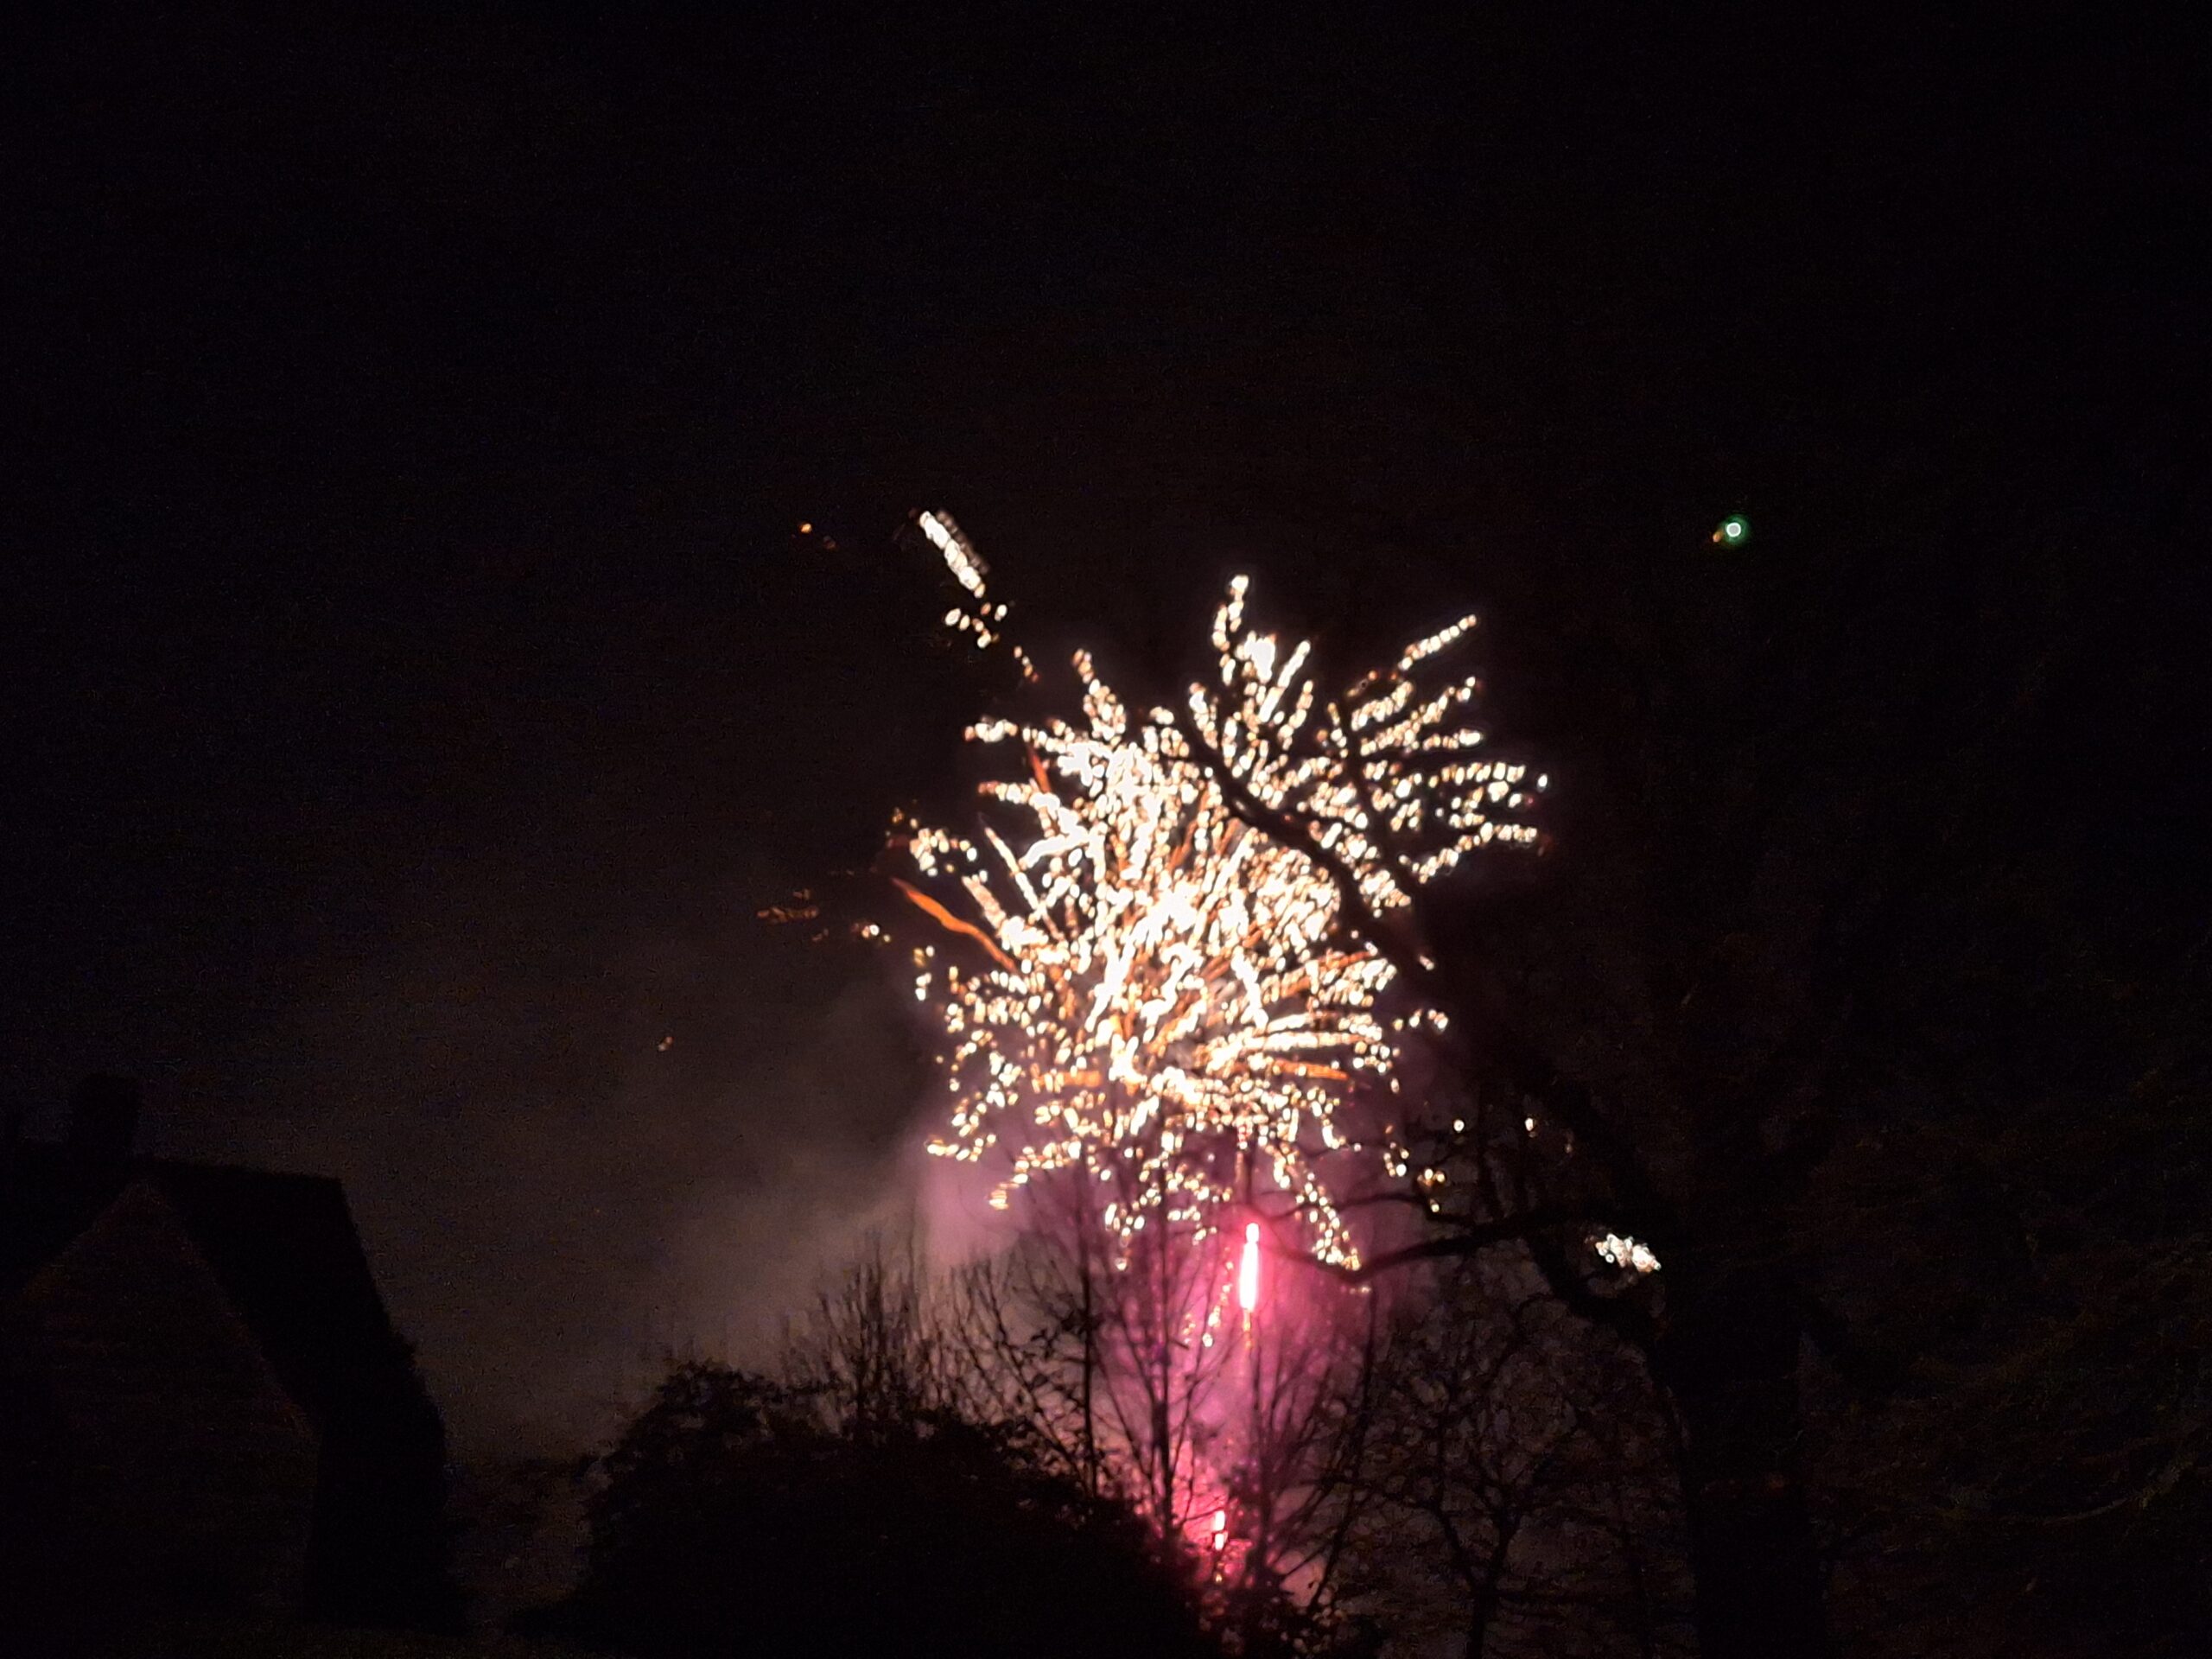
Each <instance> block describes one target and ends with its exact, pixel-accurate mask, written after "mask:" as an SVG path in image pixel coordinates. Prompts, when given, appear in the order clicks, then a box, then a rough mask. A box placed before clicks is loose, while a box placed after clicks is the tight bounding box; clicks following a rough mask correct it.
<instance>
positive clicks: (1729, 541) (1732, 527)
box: [1713, 513, 1751, 547]
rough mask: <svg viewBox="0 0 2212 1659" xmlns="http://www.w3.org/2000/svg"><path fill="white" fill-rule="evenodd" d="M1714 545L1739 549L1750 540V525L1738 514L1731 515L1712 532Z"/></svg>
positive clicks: (1746, 519)
mask: <svg viewBox="0 0 2212 1659" xmlns="http://www.w3.org/2000/svg"><path fill="white" fill-rule="evenodd" d="M1749 540H1751V521H1750V520H1749V519H1748V518H1744V517H1743V516H1742V515H1741V514H1740V513H1735V514H1731V515H1730V516H1729V517H1727V518H1723V519H1722V520H1721V521H1720V528H1719V529H1718V530H1716V531H1713V541H1714V543H1717V544H1718V545H1719V546H1722V547H1741V546H1742V545H1743V544H1744V543H1745V542H1748V541H1749Z"/></svg>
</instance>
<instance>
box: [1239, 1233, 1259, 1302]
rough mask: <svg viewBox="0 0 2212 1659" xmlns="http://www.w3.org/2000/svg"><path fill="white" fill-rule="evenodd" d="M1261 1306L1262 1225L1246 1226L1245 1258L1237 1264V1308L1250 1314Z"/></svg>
mask: <svg viewBox="0 0 2212 1659" xmlns="http://www.w3.org/2000/svg"><path fill="white" fill-rule="evenodd" d="M1259 1305H1260V1224H1259V1223H1258V1222H1256V1221H1248V1222H1246V1223H1245V1224H1244V1257H1243V1260H1242V1261H1241V1262H1238V1263H1237V1264H1236V1306H1239V1307H1241V1308H1243V1310H1244V1311H1245V1312H1246V1313H1250V1312H1251V1311H1252V1310H1253V1309H1254V1308H1255V1307H1257V1306H1259Z"/></svg>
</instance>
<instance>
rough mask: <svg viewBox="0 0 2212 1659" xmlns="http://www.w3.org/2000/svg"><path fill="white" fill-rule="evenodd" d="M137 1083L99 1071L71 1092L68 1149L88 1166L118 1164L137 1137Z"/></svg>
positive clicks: (125, 1156)
mask: <svg viewBox="0 0 2212 1659" xmlns="http://www.w3.org/2000/svg"><path fill="white" fill-rule="evenodd" d="M139 1099H140V1093H139V1088H138V1084H137V1080H136V1079H135V1078H131V1077H110V1076H108V1075H107V1074H106V1073H105V1072H96V1073H95V1074H93V1075H92V1077H86V1079H85V1080H84V1081H83V1082H82V1083H80V1084H78V1085H77V1086H76V1087H75V1088H74V1089H73V1090H70V1091H69V1150H70V1151H72V1152H73V1153H75V1154H77V1156H78V1157H79V1158H80V1159H82V1160H84V1161H85V1162H86V1163H88V1164H119V1163H121V1162H123V1160H124V1159H126V1158H128V1157H130V1147H131V1144H132V1143H133V1142H134V1141H137V1138H138V1103H139Z"/></svg>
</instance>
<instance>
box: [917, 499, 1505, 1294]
mask: <svg viewBox="0 0 2212 1659" xmlns="http://www.w3.org/2000/svg"><path fill="white" fill-rule="evenodd" d="M918 523H919V524H920V527H921V529H922V531H923V532H924V533H925V535H926V536H927V537H928V538H929V539H930V541H931V543H932V544H934V545H935V546H936V547H937V548H938V550H940V551H941V552H942V553H943V554H944V557H945V560H946V563H947V565H948V568H949V569H950V570H951V572H952V574H953V575H954V577H955V578H956V580H957V581H958V582H959V583H960V585H961V588H962V589H963V594H964V599H963V602H962V603H961V604H960V605H958V606H957V607H955V609H954V610H953V611H952V612H950V613H948V623H949V626H953V627H955V628H957V629H958V630H959V631H960V632H963V633H966V634H968V635H969V637H971V638H972V639H974V640H975V642H976V645H978V646H979V647H982V648H988V647H990V646H992V645H997V644H1000V643H1002V642H1003V630H1004V623H1005V618H1006V607H1004V606H1003V605H994V604H993V603H992V602H991V601H990V600H989V598H988V592H987V590H986V587H985V580H984V578H985V567H984V565H983V563H982V559H981V558H980V557H979V556H977V555H976V552H975V550H974V549H973V548H971V547H970V546H969V544H968V543H967V541H966V539H965V537H963V536H962V535H961V534H960V532H959V531H958V529H957V526H955V525H954V524H952V522H951V520H950V518H947V517H945V516H944V515H943V514H941V513H940V514H924V515H922V516H921V518H920V519H919V521H918ZM1245 597H1246V583H1245V582H1244V580H1243V578H1241V577H1240V578H1239V579H1238V580H1237V581H1236V582H1235V583H1233V584H1232V585H1231V587H1230V594H1229V598H1228V600H1227V601H1226V602H1225V603H1224V605H1223V606H1222V607H1221V608H1220V610H1219V612H1218V613H1217V615H1216V617H1215V620H1214V629H1213V645H1214V650H1215V654H1216V658H1217V682H1218V683H1217V684H1213V685H1207V684H1198V685H1193V686H1192V687H1191V688H1190V691H1189V696H1188V697H1187V699H1186V702H1185V708H1184V709H1181V710H1175V709H1166V708H1154V709H1147V710H1144V711H1142V712H1141V713H1139V712H1136V711H1133V710H1132V709H1130V708H1128V706H1127V705H1126V704H1125V703H1124V702H1122V699H1121V698H1120V697H1119V696H1117V695H1116V693H1115V691H1114V690H1113V689H1112V688H1111V687H1110V686H1109V685H1108V684H1107V683H1106V682H1105V681H1104V680H1103V678H1102V677H1100V675H1099V674H1098V672H1097V671H1096V666H1095V664H1093V662H1092V661H1091V659H1090V657H1089V655H1088V654H1087V653H1084V652H1077V654H1076V657H1075V658H1074V669H1075V674H1076V678H1077V684H1078V686H1079V688H1080V690H1081V693H1082V713H1081V717H1080V719H1079V720H1067V719H1057V718H1056V719H1048V720H1045V721H1039V722H1036V723H1033V724H1017V723H1016V722H1014V721H1003V720H1000V721H985V722H982V723H980V724H978V725H976V726H975V727H973V728H970V730H969V737H970V739H971V740H972V741H976V742H978V743H981V744H984V745H988V746H997V747H1004V748H1006V749H1007V751H1009V753H1018V755H1019V760H1018V761H1017V762H1016V763H1015V764H1014V765H1011V766H1007V768H1005V769H1004V772H1002V774H1001V777H1000V778H999V779H995V780H994V781H991V782H988V783H986V784H985V785H982V794H983V797H984V798H985V800H986V802H987V803H988V805H987V808H986V811H985V817H986V820H987V822H985V823H983V824H982V827H981V828H980V829H979V830H978V831H977V833H976V834H975V835H972V836H969V835H963V834H958V833H955V832H953V831H951V830H948V829H942V828H938V827H935V826H931V825H909V826H906V829H907V833H906V855H907V856H908V857H910V858H911V860H912V867H913V875H914V877H915V880H912V881H906V880H902V881H901V882H900V886H901V887H902V888H903V889H904V890H905V891H906V893H907V896H908V897H909V898H910V899H912V900H913V901H914V902H915V904H917V905H918V906H919V907H920V908H921V909H922V910H923V911H925V912H926V913H927V914H929V915H930V916H931V918H932V919H934V920H935V921H936V922H938V924H939V925H940V926H942V927H944V928H946V929H949V930H950V931H953V932H955V933H957V934H960V935H963V936H965V937H967V938H969V939H970V940H971V941H972V942H973V943H975V944H976V945H978V946H979V947H980V950H981V955H980V957H979V958H978V959H977V960H976V963H975V964H974V965H973V966H971V967H968V968H962V967H959V966H957V965H950V963H947V964H944V965H941V964H940V963H939V959H938V951H937V950H936V948H935V947H934V946H933V945H932V946H924V947H921V948H919V949H918V950H916V951H915V966H916V970H917V976H916V982H915V991H916V995H918V996H919V997H921V998H922V999H924V1000H925V1001H934V1003H935V1005H936V1007H937V1008H938V1012H939V1014H941V1016H942V1019H943V1021H944V1032H945V1036H946V1039H947V1042H948V1045H949V1048H948V1052H947V1053H946V1054H945V1055H944V1077H945V1084H946V1088H947V1090H948V1091H949V1092H950V1095H951V1096H952V1105H951V1113H950V1124H949V1126H948V1129H947V1132H946V1133H945V1134H944V1135H941V1136H940V1137H939V1138H938V1140H937V1141H934V1142H933V1143H932V1145H931V1150H932V1151H933V1152H936V1153H938V1154H941V1155H944V1156H949V1157H952V1158H957V1159H962V1160H971V1161H979V1162H980V1161H982V1160H987V1159H991V1158H998V1159H1002V1160H1004V1164H1003V1167H1004V1168H1005V1171H1006V1173H1005V1177H1004V1179H1003V1181H1002V1182H1001V1185H1000V1186H999V1187H998V1189H997V1191H996V1192H995V1194H994V1198H993V1201H994V1202H995V1203H996V1204H998V1205H1001V1206H1003V1205H1005V1204H1006V1203H1007V1201H1008V1197H1009V1194H1010V1192H1011V1191H1012V1190H1013V1189H1014V1188H1018V1187H1020V1186H1021V1185H1025V1184H1027V1182H1029V1181H1030V1180H1031V1179H1033V1178H1035V1177H1037V1176H1039V1175H1040V1174H1043V1173H1047V1172H1051V1171H1054V1170H1076V1171H1079V1172H1081V1173H1083V1174H1084V1176H1086V1177H1090V1176H1093V1175H1095V1177H1096V1179H1097V1180H1098V1181H1099V1183H1100V1184H1101V1185H1102V1187H1103V1192H1102V1203H1103V1211H1104V1218H1105V1221H1106V1223H1107V1224H1108V1226H1109V1228H1111V1229H1112V1230H1114V1231H1115V1232H1116V1234H1118V1236H1120V1237H1121V1238H1122V1240H1123V1241H1124V1243H1127V1242H1128V1240H1130V1239H1131V1238H1132V1237H1133V1236H1135V1234H1136V1233H1138V1232H1140V1231H1141V1230H1143V1229H1144V1228H1145V1227H1147V1225H1156V1226H1167V1227H1183V1228H1187V1229H1190V1230H1194V1231H1196V1232H1198V1233H1199V1234H1200V1235H1204V1234H1205V1233H1207V1232H1210V1231H1211V1230H1214V1228H1215V1227H1216V1226H1217V1225H1218V1224H1219V1217H1220V1215H1221V1212H1222V1211H1224V1209H1225V1208H1227V1207H1230V1206H1233V1205H1247V1206H1249V1205H1252V1204H1254V1203H1255V1201H1257V1200H1260V1199H1262V1198H1279V1199H1287V1200H1288V1201H1289V1205H1290V1207H1291V1209H1292V1211H1293V1212H1294V1214H1295V1215H1296V1216H1297V1217H1300V1223H1301V1224H1302V1230H1303V1232H1304V1235H1305V1238H1304V1243H1305V1245H1306V1248H1309V1249H1311V1250H1312V1251H1313V1254H1314V1255H1317V1256H1319V1258H1320V1259H1322V1260H1324V1261H1327V1262H1335V1263H1339V1264H1343V1265H1347V1266H1356V1265H1357V1261H1358V1252H1357V1246H1356V1244H1355V1242H1354V1240H1353V1238H1352V1236H1351V1232H1350V1230H1348V1228H1347V1227H1346V1225H1345V1224H1344V1218H1343V1217H1342V1215H1341V1214H1340V1212H1339V1211H1338V1207H1337V1205H1336V1204H1335V1202H1334V1201H1333V1200H1332V1196H1331V1186H1330V1183H1329V1182H1328V1181H1327V1180H1326V1179H1325V1178H1324V1168H1325V1162H1326V1160H1329V1159H1330V1158H1332V1156H1334V1155H1335V1154H1340V1153H1344V1152H1348V1151H1351V1150H1353V1149H1354V1147H1353V1141H1352V1139H1351V1136H1350V1135H1348V1134H1347V1133H1346V1132H1345V1130H1344V1128H1341V1127H1340V1123H1341V1119H1342V1115H1343V1109H1344V1107H1345V1106H1346V1105H1347V1103H1350V1102H1351V1100H1352V1099H1353V1098H1354V1096H1355V1095H1356V1093H1357V1091H1358V1090H1359V1089H1360V1088H1361V1086H1362V1084H1370V1085H1384V1084H1388V1082H1389V1078H1390V1075H1391V1072H1392V1071H1393V1069H1394V1067H1395V1065H1396V1062H1397V1060H1398V1058H1399V1054H1400V1047H1401V1045H1402V1041H1403V1033H1405V1032H1406V1030H1407V1029H1408V1027H1410V1026H1412V1025H1413V1024H1414V1023H1416V1022H1417V1021H1418V1020H1420V1019H1421V1014H1420V1011H1419V1010H1417V1009H1414V1010H1409V1011H1408V1012H1407V1013H1404V1014H1401V1015H1399V1016H1398V1017H1396V1018H1387V1017H1386V1016H1385V1014H1384V1012H1383V1009H1384V1004H1385V1001H1386V998H1387V995H1388V994H1389V992H1390V989H1391V987H1392V984H1393V982H1394V980H1395V977H1396V970H1395V968H1394V967H1393V965H1392V964H1391V963H1390V962H1389V960H1388V959H1387V958H1386V957H1384V955H1383V953H1381V952H1380V951H1378V950H1376V948H1375V946H1374V944H1373V943H1372V942H1371V941H1369V940H1365V939H1363V938H1359V937H1358V936H1357V934H1356V933H1355V932H1353V931H1351V930H1350V929H1349V928H1348V927H1347V926H1346V925H1344V923H1345V915H1344V911H1345V906H1344V895H1343V893H1342V891H1341V890H1340V888H1339V887H1338V874H1348V876H1349V878H1350V879H1351V880H1352V881H1353V882H1354V883H1356V885H1357V890H1358V893H1359V895H1360V898H1361V899H1362V900H1363V904H1364V906H1365V908H1366V910H1367V912H1369V913H1370V914H1371V915H1376V916H1379V915H1381V914H1383V913H1384V912H1389V911H1391V910H1394V909H1397V908H1400V907H1402V906H1406V905H1407V904H1408V902H1409V901H1410V899H1411V895H1412V893H1413V892H1414V890H1415V889H1417V888H1418V887H1420V886H1421V885H1422V884H1423V883H1425V882H1427V881H1429V880H1433V879H1435V878H1436V877H1438V876H1440V875H1441V874H1444V873H1445V872H1446V871H1447V870H1449V869H1451V868H1452V866H1453V865H1454V864H1456V863H1457V862H1458V861H1459V859H1460V858H1462V857H1463V856H1465V855H1466V854H1467V853H1469V852H1471V851H1472V850H1473V849H1476V848H1478V847H1480V846H1483V845H1484V844H1486V843H1489V842H1522V841H1528V840H1532V839H1534V836H1535V830H1534V829H1531V828H1529V826H1528V825H1527V824H1526V823H1522V822H1519V821H1517V818H1518V815H1519V814H1521V812H1522V809H1523V808H1524V807H1525V805H1526V804H1528V797H1529V794H1531V793H1533V791H1534V789H1535V787H1537V786H1540V783H1541V780H1539V785H1530V786H1529V789H1528V790H1526V791H1524V789H1523V787H1522V769H1521V768H1520V767H1518V766H1508V765H1504V764H1502V763H1494V762H1491V761H1488V760H1483V759H1479V758H1478V753H1477V752H1478V748H1479V746H1480V744H1481V742H1482V737H1481V734H1480V733H1479V732H1477V731H1476V730H1474V729H1473V728H1471V727H1470V726H1468V725H1467V724H1465V718H1466V715H1467V714H1468V712H1469V710H1470V707H1471V703H1472V702H1473V699H1474V697H1475V696H1476V692H1477V685H1476V682H1475V681H1474V680H1473V679H1472V678H1471V677H1463V678H1459V679H1457V680H1452V681H1450V682H1448V683H1444V684H1442V685H1440V686H1433V687H1427V686H1424V685H1423V684H1422V683H1421V682H1422V679H1423V677H1424V675H1425V674H1426V673H1427V672H1428V671H1431V670H1433V667H1434V666H1435V664H1437V662H1438V661H1439V659H1440V658H1444V657H1445V656H1446V653H1447V652H1449V650H1450V648H1451V647H1452V645H1454V644H1455V643H1457V642H1458V641H1459V639H1461V638H1463V637H1464V636H1465V633H1466V632H1467V631H1468V630H1469V629H1470V628H1471V626H1472V625H1473V619H1472V618H1467V619H1465V620H1461V621H1459V622H1455V623H1454V624H1452V626H1450V627H1448V628H1445V629H1442V630H1440V631H1439V632H1436V633H1434V634H1432V635H1430V636H1429V637H1428V638H1427V639H1422V640H1419V641H1416V642H1415V643H1414V644H1413V645H1409V646H1408V647H1407V649H1406V650H1405V651H1404V652H1402V654H1401V655H1400V656H1399V658H1397V660H1396V661H1395V663H1394V664H1392V665H1390V666H1389V667H1388V668H1386V669H1383V670H1379V671H1376V672H1374V673H1371V674H1369V675H1367V676H1365V677H1363V678H1362V679H1361V680H1360V681H1359V682H1358V683H1356V684H1355V685H1354V686H1353V687H1352V688H1351V690H1350V691H1349V692H1347V693H1345V694H1344V695H1343V696H1335V697H1332V696H1325V695H1324V694H1323V693H1322V692H1321V690H1319V686H1318V684H1317V682H1316V681H1315V679H1314V677H1313V673H1312V671H1311V668H1310V662H1311V656H1312V653H1311V651H1310V648H1309V646H1308V645H1306V644H1300V645H1296V646H1294V647H1293V648H1291V649H1290V650H1288V651H1284V650H1282V649H1281V647H1280V645H1279V643H1278V641H1277V640H1276V639H1275V637H1274V635H1272V634H1268V633H1263V632H1258V631H1256V630H1255V629H1251V628H1249V627H1248V626H1246V625H1245V619H1244V607H1245ZM1008 648H1009V649H1010V650H1013V651H1014V652H1015V653H1016V660H1017V661H1018V662H1019V664H1020V666H1021V669H1022V671H1023V673H1024V675H1025V677H1027V678H1029V679H1031V680H1034V679H1035V678H1036V675H1035V672H1034V670H1033V667H1032V666H1031V664H1030V662H1029V659H1028V658H1027V656H1026V655H1023V654H1021V653H1020V650H1019V647H1018V646H1012V645H1008ZM1263 815H1264V816H1268V817H1272V818H1273V819H1274V821H1275V823H1277V824H1278V825H1279V824H1283V823H1294V824H1296V825H1299V826H1300V830H1301V833H1303V834H1306V835H1308V836H1311V837H1312V838H1313V842H1316V843H1318V846H1319V849H1322V853H1323V855H1324V856H1325V858H1326V859H1327V861H1329V862H1330V863H1333V864H1334V865H1335V866H1336V867H1337V872H1338V874H1332V871H1331V870H1330V869H1329V868H1325V863H1324V861H1323V857H1320V856H1317V855H1316V852H1315V849H1313V848H1312V847H1307V848H1303V849H1302V848H1301V847H1300V845H1299V844H1298V843H1297V842H1296V841H1295V840H1294V838H1292V837H1291V836H1285V835H1280V834H1276V833H1271V832H1270V829H1268V828H1263V827H1262V826H1261V825H1260V824H1259V823H1255V822H1254V819H1255V817H1260V816H1263ZM1370 1149H1371V1150H1372V1151H1374V1152H1376V1153H1378V1154H1380V1156H1381V1157H1382V1158H1383V1160H1384V1162H1385V1163H1386V1165H1388V1166H1390V1168H1391V1169H1392V1172H1393V1173H1398V1174H1402V1173H1404V1154H1403V1153H1402V1151H1401V1150H1400V1149H1399V1148H1398V1147H1396V1146H1395V1144H1391V1143H1389V1142H1388V1141H1383V1142H1381V1143H1376V1144H1375V1145H1374V1146H1373V1147H1371V1148H1370Z"/></svg>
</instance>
